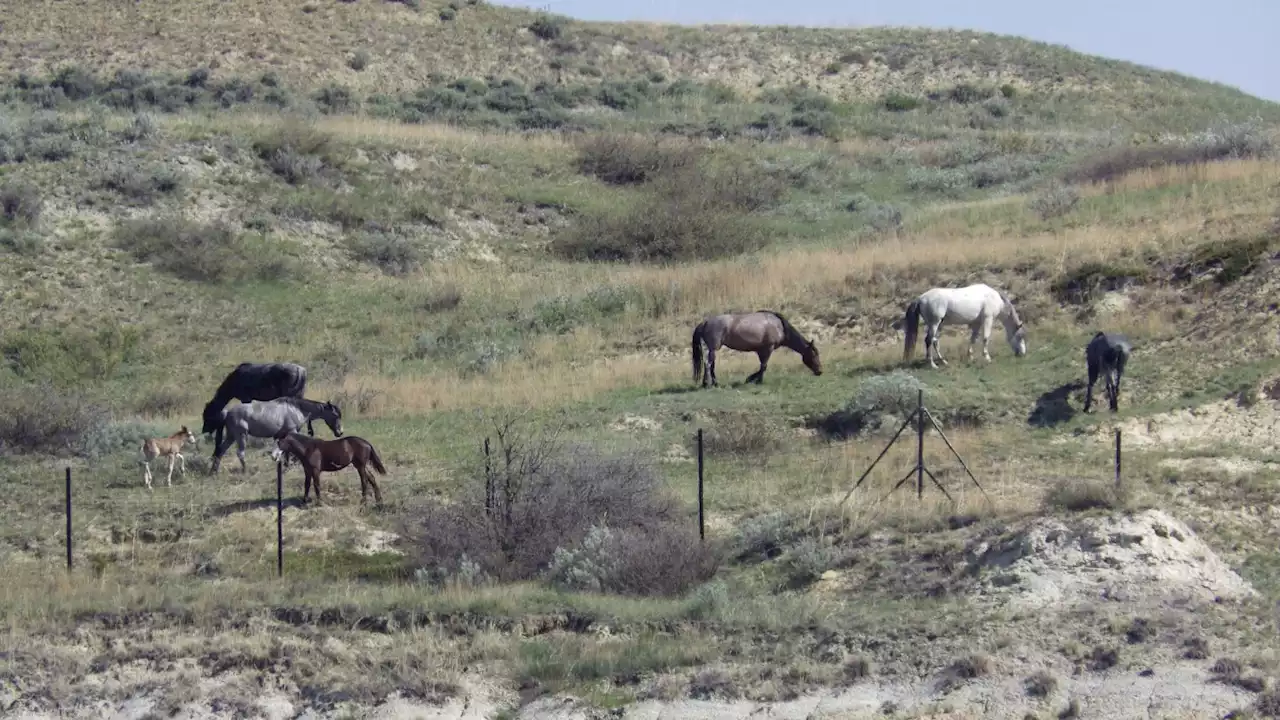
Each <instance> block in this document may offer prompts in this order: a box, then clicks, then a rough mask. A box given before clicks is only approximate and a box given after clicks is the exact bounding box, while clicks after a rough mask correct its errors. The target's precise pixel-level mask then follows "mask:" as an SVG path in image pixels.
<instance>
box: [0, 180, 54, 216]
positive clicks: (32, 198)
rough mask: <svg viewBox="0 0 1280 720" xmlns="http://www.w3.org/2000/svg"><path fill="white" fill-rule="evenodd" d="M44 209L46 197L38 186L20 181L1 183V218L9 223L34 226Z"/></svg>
mask: <svg viewBox="0 0 1280 720" xmlns="http://www.w3.org/2000/svg"><path fill="white" fill-rule="evenodd" d="M43 210H44V198H43V197H41V195H40V191H39V190H38V189H37V188H36V186H34V185H32V184H30V183H25V182H19V181H8V182H5V183H4V184H3V185H0V220H2V221H3V223H4V224H7V225H19V226H25V227H31V226H34V225H35V224H36V223H37V221H39V220H40V213H41V212H42V211H43Z"/></svg>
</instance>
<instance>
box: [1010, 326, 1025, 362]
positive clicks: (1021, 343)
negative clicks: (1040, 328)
mask: <svg viewBox="0 0 1280 720" xmlns="http://www.w3.org/2000/svg"><path fill="white" fill-rule="evenodd" d="M1009 347H1011V348H1013V355H1014V357H1022V356H1023V355H1026V354H1027V326H1026V325H1024V324H1022V323H1021V322H1019V323H1018V324H1017V326H1015V327H1014V328H1013V330H1012V332H1010V333H1009Z"/></svg>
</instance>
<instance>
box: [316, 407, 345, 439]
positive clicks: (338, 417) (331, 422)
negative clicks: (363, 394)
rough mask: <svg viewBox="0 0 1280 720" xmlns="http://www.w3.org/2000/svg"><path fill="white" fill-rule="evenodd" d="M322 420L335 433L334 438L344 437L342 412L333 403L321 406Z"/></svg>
mask: <svg viewBox="0 0 1280 720" xmlns="http://www.w3.org/2000/svg"><path fill="white" fill-rule="evenodd" d="M320 419H322V420H324V424H325V425H328V426H329V429H330V430H332V431H333V436H334V437H342V410H341V409H340V408H339V407H338V406H337V405H334V404H333V403H331V402H326V403H324V404H323V405H321V406H320Z"/></svg>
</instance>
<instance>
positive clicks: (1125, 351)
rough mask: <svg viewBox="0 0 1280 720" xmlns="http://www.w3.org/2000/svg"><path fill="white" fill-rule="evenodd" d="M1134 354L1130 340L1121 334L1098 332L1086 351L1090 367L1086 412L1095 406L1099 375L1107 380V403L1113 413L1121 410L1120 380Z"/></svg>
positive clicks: (1086, 347) (1086, 362) (1085, 401)
mask: <svg viewBox="0 0 1280 720" xmlns="http://www.w3.org/2000/svg"><path fill="white" fill-rule="evenodd" d="M1132 353H1133V345H1132V344H1131V343H1130V342H1129V338H1127V337H1125V336H1124V335H1120V334H1119V333H1105V332H1102V331H1098V333H1097V334H1095V335H1094V336H1093V339H1092V340H1090V341H1089V344H1088V345H1087V346H1085V349H1084V360H1085V364H1086V365H1088V366H1089V387H1088V389H1087V390H1085V392H1084V411H1085V412H1089V406H1091V405H1093V385H1094V383H1096V382H1098V375H1099V374H1102V375H1104V376H1105V379H1106V392H1107V403H1108V404H1109V405H1110V407H1111V412H1116V411H1117V410H1119V409H1120V378H1121V377H1122V376H1123V375H1124V366H1125V365H1126V364H1128V362H1129V355H1131V354H1132Z"/></svg>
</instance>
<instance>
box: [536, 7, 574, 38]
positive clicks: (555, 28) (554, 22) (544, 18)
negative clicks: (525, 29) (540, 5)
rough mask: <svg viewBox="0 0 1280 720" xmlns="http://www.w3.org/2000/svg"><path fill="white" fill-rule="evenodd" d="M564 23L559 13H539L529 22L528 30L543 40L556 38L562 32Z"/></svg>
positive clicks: (564, 20)
mask: <svg viewBox="0 0 1280 720" xmlns="http://www.w3.org/2000/svg"><path fill="white" fill-rule="evenodd" d="M566 24H567V21H566V19H565V18H563V17H561V16H559V15H550V14H548V13H540V14H539V15H538V17H537V18H535V19H534V21H533V22H532V23H530V24H529V32H531V33H533V34H534V35H535V36H537V37H538V38H541V39H543V40H558V39H559V38H560V36H561V35H563V34H564V28H565V25H566Z"/></svg>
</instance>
